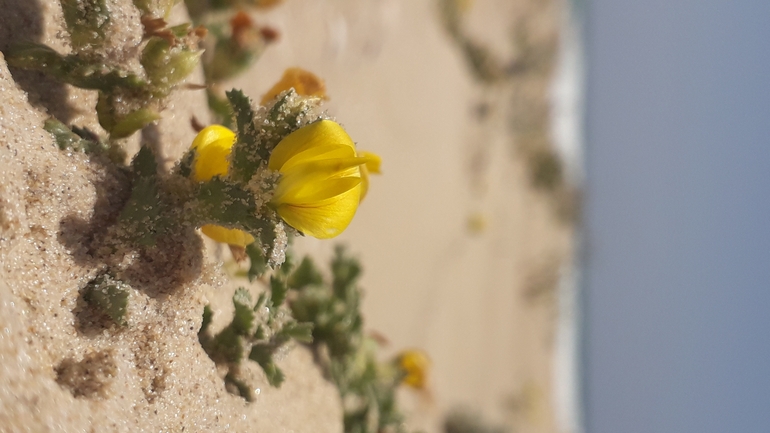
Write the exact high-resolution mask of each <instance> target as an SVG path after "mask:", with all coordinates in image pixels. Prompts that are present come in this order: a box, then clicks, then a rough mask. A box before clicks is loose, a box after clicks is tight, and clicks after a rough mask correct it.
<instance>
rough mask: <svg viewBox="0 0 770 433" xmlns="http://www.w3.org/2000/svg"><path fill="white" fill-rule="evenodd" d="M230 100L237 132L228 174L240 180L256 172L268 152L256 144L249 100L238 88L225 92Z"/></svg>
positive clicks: (244, 179) (253, 115) (256, 132)
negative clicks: (262, 150) (230, 168)
mask: <svg viewBox="0 0 770 433" xmlns="http://www.w3.org/2000/svg"><path fill="white" fill-rule="evenodd" d="M226 96H227V100H228V101H230V105H231V106H232V110H233V114H234V115H235V125H236V132H237V136H238V139H237V142H236V144H235V145H234V146H233V150H232V156H231V158H232V162H231V165H232V170H231V173H230V176H231V177H233V178H236V179H239V180H242V181H248V180H249V179H251V177H252V176H253V175H254V173H256V171H257V168H259V165H260V164H261V163H262V162H263V161H264V162H265V163H266V162H267V160H268V158H269V157H270V155H269V154H266V153H265V152H261V151H260V150H259V147H258V144H257V134H258V132H259V131H257V130H256V127H255V126H254V118H255V117H256V113H255V112H254V109H253V108H252V106H251V100H250V99H249V98H248V96H246V95H245V94H244V93H243V92H242V91H240V90H235V89H233V90H231V91H229V92H227V93H226Z"/></svg>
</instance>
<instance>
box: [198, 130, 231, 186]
mask: <svg viewBox="0 0 770 433" xmlns="http://www.w3.org/2000/svg"><path fill="white" fill-rule="evenodd" d="M234 143H235V133H234V132H233V131H230V130H229V129H227V128H225V127H224V126H220V125H211V126H208V127H206V128H204V129H203V130H202V131H201V132H199V133H198V135H197V136H196V137H195V140H193V142H192V146H191V147H192V148H193V149H195V162H194V164H193V179H195V180H197V181H198V182H201V181H206V180H209V179H211V178H212V177H214V176H219V175H223V174H227V170H228V168H229V164H230V162H229V160H228V157H229V156H230V151H231V149H232V147H233V144H234Z"/></svg>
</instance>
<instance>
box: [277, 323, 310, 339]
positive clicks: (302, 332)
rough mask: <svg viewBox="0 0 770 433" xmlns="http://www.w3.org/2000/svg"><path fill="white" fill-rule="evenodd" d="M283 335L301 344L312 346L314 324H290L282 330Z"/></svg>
mask: <svg viewBox="0 0 770 433" xmlns="http://www.w3.org/2000/svg"><path fill="white" fill-rule="evenodd" d="M280 332H281V334H283V335H285V336H287V337H291V338H293V339H295V340H297V341H299V342H300V343H307V344H310V343H312V342H313V323H312V322H301V323H299V322H289V323H287V324H286V325H284V327H283V328H282V329H281V331H280Z"/></svg>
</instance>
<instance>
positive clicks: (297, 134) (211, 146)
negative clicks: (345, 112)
mask: <svg viewBox="0 0 770 433" xmlns="http://www.w3.org/2000/svg"><path fill="white" fill-rule="evenodd" d="M235 140H236V137H235V133H233V132H232V131H230V130H229V129H227V128H225V127H223V126H219V125H212V126H209V127H207V128H205V129H203V130H202V131H201V132H200V133H199V134H198V136H197V137H196V138H195V140H194V141H193V143H192V148H193V149H195V160H194V164H193V173H192V176H193V178H194V179H195V180H196V181H199V182H205V181H207V180H210V179H211V178H213V177H214V176H226V175H227V172H228V169H229V156H230V152H231V149H232V146H233V144H234V143H235ZM379 165H380V158H379V157H378V156H376V155H374V154H371V153H362V155H360V156H359V155H358V154H357V153H356V149H355V145H354V143H353V140H351V139H350V137H349V136H348V134H347V133H346V132H345V130H344V129H343V128H342V127H341V126H340V125H339V124H337V123H335V122H333V121H331V120H321V121H318V122H314V123H311V124H309V125H306V126H304V127H302V128H299V129H298V130H296V131H294V132H292V133H291V134H289V135H287V136H286V137H284V138H283V139H282V140H281V141H280V142H279V143H278V145H277V146H276V147H275V149H274V150H273V152H272V153H271V155H270V159H269V161H268V168H269V169H271V170H274V171H277V172H279V173H280V174H281V177H280V180H279V181H278V185H277V187H276V189H275V191H274V193H273V197H272V200H271V201H270V206H271V207H272V208H274V209H275V211H276V212H277V213H278V215H280V217H281V218H282V219H283V220H284V221H286V223H287V224H289V225H290V226H292V227H294V228H295V229H297V230H299V231H300V232H302V233H304V234H307V235H310V236H313V237H316V238H319V239H328V238H332V237H334V236H337V235H339V234H340V233H342V231H343V230H345V228H346V227H347V226H348V224H350V221H351V220H352V219H353V216H354V215H355V213H356V210H357V209H358V204H359V202H360V201H361V199H362V197H363V195H364V194H365V193H366V191H367V190H368V182H369V178H368V172H369V171H371V172H374V173H379ZM201 230H202V231H203V233H204V234H206V235H207V236H209V237H210V238H212V239H214V240H216V241H218V242H224V243H227V244H230V245H237V246H241V247H243V246H246V245H248V244H250V243H251V242H254V238H253V237H252V236H251V235H250V234H248V233H245V232H243V231H241V230H238V229H228V228H224V227H220V226H216V225H205V226H203V227H202V229H201Z"/></svg>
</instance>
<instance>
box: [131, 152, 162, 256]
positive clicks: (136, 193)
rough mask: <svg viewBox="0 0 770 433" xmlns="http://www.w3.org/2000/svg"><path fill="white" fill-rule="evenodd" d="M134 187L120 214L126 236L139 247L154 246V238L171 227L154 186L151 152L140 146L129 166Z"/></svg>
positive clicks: (155, 181)
mask: <svg viewBox="0 0 770 433" xmlns="http://www.w3.org/2000/svg"><path fill="white" fill-rule="evenodd" d="M131 168H132V170H133V172H134V176H135V178H134V183H133V187H132V190H131V197H130V198H129V199H128V203H126V206H125V207H124V208H123V210H122V211H121V213H120V221H123V222H125V223H126V227H127V229H128V230H129V233H128V236H129V237H130V238H131V239H133V240H134V241H136V242H137V243H139V244H140V245H155V238H156V236H157V235H158V234H159V233H162V232H164V231H166V230H167V229H168V227H169V225H170V224H171V222H170V221H168V219H167V218H165V217H163V215H162V211H163V203H162V202H161V198H160V192H159V190H158V185H157V174H156V173H157V163H156V162H155V155H153V153H152V151H151V150H150V149H149V148H148V147H146V146H142V148H141V149H139V152H138V153H137V154H136V156H135V157H134V160H133V162H132V163H131Z"/></svg>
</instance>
